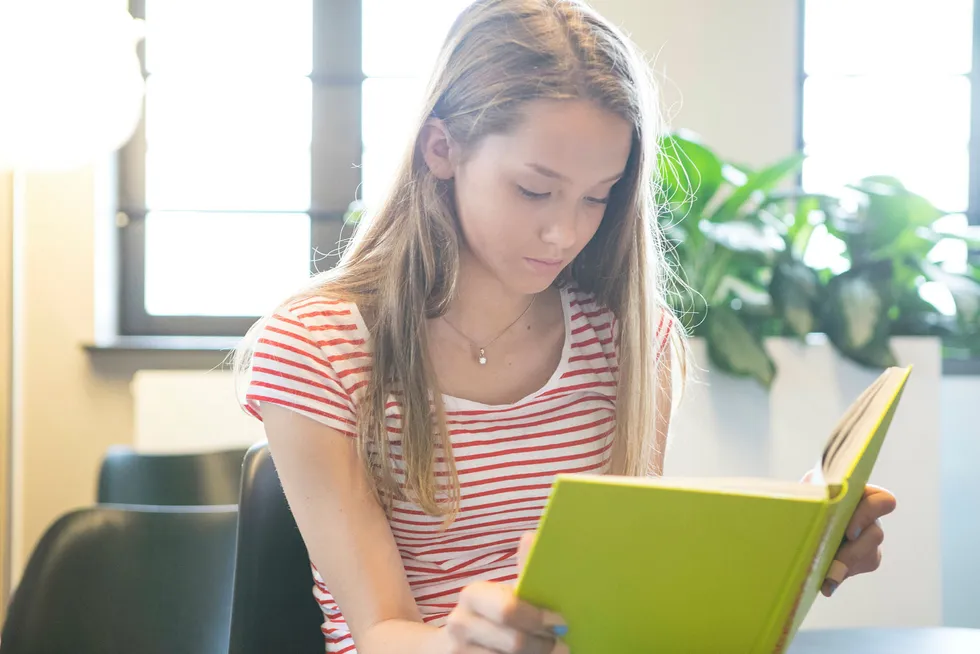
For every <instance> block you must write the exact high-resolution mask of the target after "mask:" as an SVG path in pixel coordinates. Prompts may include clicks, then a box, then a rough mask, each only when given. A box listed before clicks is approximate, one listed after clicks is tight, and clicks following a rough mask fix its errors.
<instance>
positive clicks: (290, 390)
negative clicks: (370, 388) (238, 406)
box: [246, 296, 371, 434]
mask: <svg viewBox="0 0 980 654" xmlns="http://www.w3.org/2000/svg"><path fill="white" fill-rule="evenodd" d="M251 351H252V354H251V365H250V382H249V388H248V391H247V397H246V408H247V409H249V410H250V413H252V414H254V415H256V416H258V413H259V412H258V406H259V404H260V403H262V402H271V403H276V404H281V405H283V406H287V407H290V408H293V409H296V410H299V411H300V412H301V413H304V414H305V415H307V416H308V417H311V418H314V419H316V420H319V421H321V422H324V423H326V424H328V425H329V426H331V427H334V428H335V429H338V430H340V431H343V432H346V433H351V434H353V431H354V430H353V428H352V425H353V424H354V414H355V411H354V405H355V404H356V401H357V398H358V395H359V391H360V390H361V389H362V388H364V386H366V384H367V380H368V378H369V376H370V371H371V352H370V347H369V342H368V336H367V329H366V327H365V326H364V322H363V320H362V319H361V316H360V313H359V312H358V310H357V306H356V305H355V304H354V303H352V302H346V301H343V300H337V299H332V298H327V297H320V296H306V297H301V298H298V299H294V300H291V301H289V302H287V303H285V304H283V305H281V306H280V307H279V308H278V309H277V310H276V311H275V312H273V314H272V315H271V316H269V317H268V318H267V319H265V321H264V322H263V324H262V325H261V326H260V328H259V329H258V331H257V333H256V334H255V338H254V342H253V343H252V348H251Z"/></svg>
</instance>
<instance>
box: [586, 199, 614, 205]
mask: <svg viewBox="0 0 980 654" xmlns="http://www.w3.org/2000/svg"><path fill="white" fill-rule="evenodd" d="M585 201H586V202H591V203H592V204H609V198H608V197H605V198H585Z"/></svg>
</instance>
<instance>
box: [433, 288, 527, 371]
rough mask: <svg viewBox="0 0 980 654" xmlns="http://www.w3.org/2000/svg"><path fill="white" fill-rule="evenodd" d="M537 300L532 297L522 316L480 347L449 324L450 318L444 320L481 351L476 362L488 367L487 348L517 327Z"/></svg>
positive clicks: (452, 325) (451, 325) (444, 317)
mask: <svg viewBox="0 0 980 654" xmlns="http://www.w3.org/2000/svg"><path fill="white" fill-rule="evenodd" d="M537 299H538V296H537V295H535V296H534V297H532V298H531V302H530V303H529V304H528V305H527V308H526V309H524V311H522V312H521V315H519V316H517V318H515V319H514V322H512V323H510V324H509V325H507V326H506V327H504V330H503V331H502V332H500V333H499V334H497V335H496V336H495V337H494V339H493V340H492V341H490V342H489V343H487V344H486V345H478V344H477V342H476V341H474V340H473V339H472V338H470V337H469V336H467V335H466V334H464V333H463V332H462V330H461V329H459V328H458V327H457V326H456V325H454V324H452V323H451V322H449V318H447V317H446V316H443V317H442V319H443V320H444V321H445V323H446V324H447V325H449V326H450V327H452V329H453V331H454V332H456V333H457V334H459V335H460V336H462V337H463V338H465V339H466V340H468V341H469V342H470V345H472V346H473V347H474V348H476V349H477V350H479V352H480V354H479V355H478V356H477V359H476V360H477V362H478V363H479V364H480V365H481V366H485V365H487V348H488V347H490V346H491V345H493V344H494V343H496V342H497V339H499V338H500V337H501V336H503V335H504V334H506V333H507V332H508V331H509V330H510V328H511V327H513V326H514V325H516V324H517V323H518V321H519V320H520V319H521V318H523V317H524V316H525V315H526V314H527V312H528V311H530V310H531V307H532V306H533V305H534V301H535V300H537Z"/></svg>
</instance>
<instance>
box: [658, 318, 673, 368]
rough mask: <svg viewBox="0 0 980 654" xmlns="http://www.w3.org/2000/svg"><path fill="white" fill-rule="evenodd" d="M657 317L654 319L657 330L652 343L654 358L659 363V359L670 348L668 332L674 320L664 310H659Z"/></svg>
mask: <svg viewBox="0 0 980 654" xmlns="http://www.w3.org/2000/svg"><path fill="white" fill-rule="evenodd" d="M658 314H659V315H658V316H657V317H656V321H657V329H656V331H655V332H654V337H653V342H654V343H655V344H656V345H655V347H656V348H657V350H656V358H657V361H660V358H661V357H662V356H663V355H664V353H665V352H666V351H667V348H668V347H670V332H671V330H672V329H673V328H674V318H673V316H672V315H671V313H670V311H667V310H665V309H660V310H659V311H658Z"/></svg>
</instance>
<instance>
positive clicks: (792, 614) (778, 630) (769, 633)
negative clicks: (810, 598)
mask: <svg viewBox="0 0 980 654" xmlns="http://www.w3.org/2000/svg"><path fill="white" fill-rule="evenodd" d="M829 513H830V506H829V505H824V511H823V513H821V514H820V517H819V518H817V520H815V521H814V524H813V529H812V530H811V531H810V533H809V534H808V538H807V539H806V541H805V542H804V543H803V545H802V546H801V547H800V558H799V560H798V564H797V565H796V566H794V569H796V570H798V571H799V572H798V573H797V575H795V576H794V577H793V578H792V579H790V581H789V583H787V584H786V588H785V591H784V594H783V596H782V597H781V598H780V601H779V602H777V603H776V607H775V609H774V610H773V615H772V618H771V619H770V620H769V623H768V626H767V627H766V629H765V631H764V632H763V638H762V644H761V645H760V647H759V648H757V649H756V651H757V652H759V653H760V654H770V653H772V654H782V652H783V651H784V650H785V649H786V647H787V646H788V644H789V641H790V639H791V638H792V636H793V631H794V629H793V625H794V624H795V622H796V617H797V615H798V614H799V610H800V607H801V605H802V603H803V599H804V597H805V595H806V589H807V586H808V585H809V584H808V582H809V580H810V578H811V577H812V575H813V573H814V567H815V566H816V564H817V562H818V561H819V560H820V553H821V552H822V551H823V549H824V547H826V540H827V534H828V533H829V526H830V520H829V518H828V514H829ZM804 562H806V565H805V566H804ZM791 598H792V602H790V599H791Z"/></svg>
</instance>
